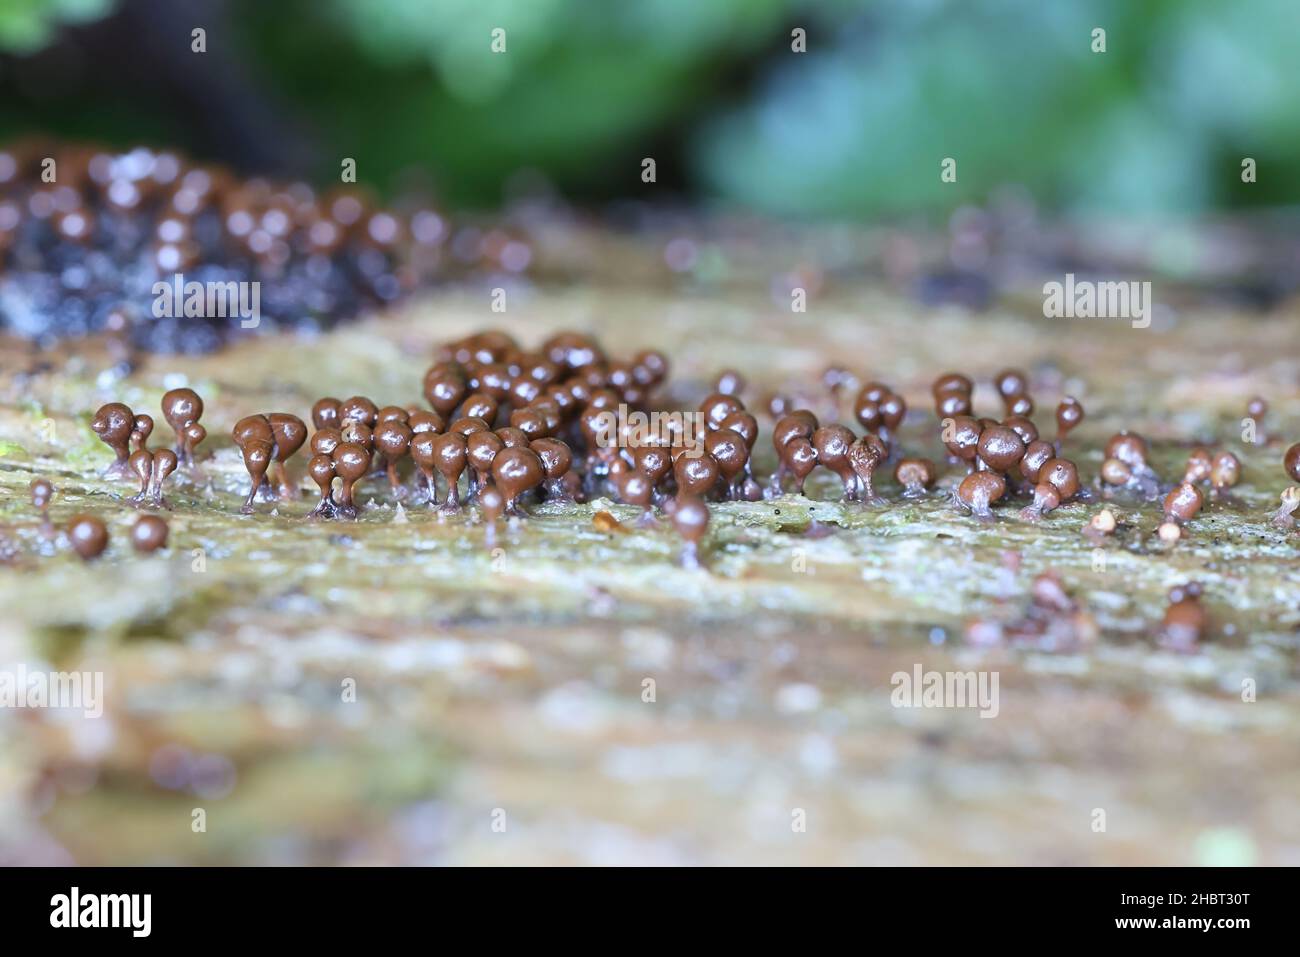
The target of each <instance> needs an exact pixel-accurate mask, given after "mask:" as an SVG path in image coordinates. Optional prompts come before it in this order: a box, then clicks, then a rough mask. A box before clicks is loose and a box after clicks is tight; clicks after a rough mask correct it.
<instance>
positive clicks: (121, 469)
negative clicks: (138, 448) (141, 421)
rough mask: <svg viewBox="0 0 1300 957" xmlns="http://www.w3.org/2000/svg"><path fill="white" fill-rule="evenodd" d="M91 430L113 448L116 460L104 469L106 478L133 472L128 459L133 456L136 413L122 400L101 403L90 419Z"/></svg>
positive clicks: (122, 476) (127, 474) (118, 476)
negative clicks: (132, 435) (131, 442)
mask: <svg viewBox="0 0 1300 957" xmlns="http://www.w3.org/2000/svg"><path fill="white" fill-rule="evenodd" d="M90 428H91V430H92V431H93V432H94V433H95V434H96V435H97V436H99V440H100V441H101V442H103V443H104V444H105V445H107V446H108V447H109V448H110V449H112V450H113V455H114V456H115V458H114V461H113V462H112V463H111V464H110V465H109V466H108V467H107V468H105V469H104V472H103V475H104V477H105V478H126V477H127V476H129V475H131V474H132V470H131V466H130V464H129V462H128V460H129V459H130V457H131V449H130V441H131V434H132V432H134V431H135V413H134V412H132V411H131V408H130V406H127V405H123V404H122V403H121V402H109V403H108V404H107V405H101V406H100V407H99V409H98V411H96V412H95V417H94V418H93V419H91V421H90Z"/></svg>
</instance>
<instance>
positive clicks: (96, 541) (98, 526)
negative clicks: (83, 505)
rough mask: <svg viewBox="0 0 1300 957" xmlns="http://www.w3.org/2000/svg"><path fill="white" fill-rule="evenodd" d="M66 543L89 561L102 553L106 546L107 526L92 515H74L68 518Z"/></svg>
mask: <svg viewBox="0 0 1300 957" xmlns="http://www.w3.org/2000/svg"><path fill="white" fill-rule="evenodd" d="M67 533H68V544H70V545H71V546H72V550H73V551H74V552H76V553H77V554H78V555H80V556H81V557H82V558H84V559H86V560H87V561H89V560H90V559H92V558H98V557H99V556H100V555H102V554H104V549H106V548H107V547H108V528H107V527H105V525H104V523H103V522H102V521H100V520H99V519H98V518H95V516H93V515H74V516H72V518H70V519H69V520H68V529H67Z"/></svg>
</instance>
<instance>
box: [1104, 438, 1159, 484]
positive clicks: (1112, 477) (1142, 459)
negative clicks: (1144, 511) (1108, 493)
mask: <svg viewBox="0 0 1300 957" xmlns="http://www.w3.org/2000/svg"><path fill="white" fill-rule="evenodd" d="M1101 481H1102V483H1103V484H1105V485H1108V486H1111V487H1112V488H1119V489H1126V490H1129V491H1135V492H1138V493H1139V494H1141V495H1142V496H1143V497H1144V498H1147V499H1155V498H1156V497H1158V496H1159V494H1160V481H1159V479H1158V477H1157V476H1156V473H1155V471H1154V470H1153V469H1152V468H1151V466H1150V465H1148V464H1147V443H1146V439H1144V438H1142V436H1140V435H1138V434H1137V433H1136V432H1130V431H1128V430H1124V431H1122V432H1118V433H1116V434H1115V435H1113V436H1111V438H1110V440H1109V441H1108V442H1107V443H1106V451H1105V455H1104V457H1103V460H1102V464H1101Z"/></svg>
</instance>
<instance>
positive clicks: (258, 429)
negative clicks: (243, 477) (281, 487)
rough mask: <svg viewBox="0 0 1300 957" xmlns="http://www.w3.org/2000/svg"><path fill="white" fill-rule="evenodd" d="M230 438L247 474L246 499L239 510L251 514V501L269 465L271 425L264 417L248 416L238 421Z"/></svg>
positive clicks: (264, 478)
mask: <svg viewBox="0 0 1300 957" xmlns="http://www.w3.org/2000/svg"><path fill="white" fill-rule="evenodd" d="M231 438H232V439H234V442H235V446H236V447H237V448H238V449H239V451H240V452H241V453H242V454H243V456H244V468H245V469H246V470H247V472H248V478H249V482H250V486H249V489H248V497H247V498H246V499H244V504H243V505H242V506H241V507H240V509H239V510H240V511H241V512H243V513H244V514H246V515H247V514H251V513H252V511H253V500H254V498H255V497H256V496H257V493H258V491H259V490H260V489H261V488H262V483H263V482H265V481H266V470H267V469H268V468H269V467H270V465H271V453H272V450H273V448H274V446H275V439H274V437H273V436H272V434H271V423H270V422H269V421H268V420H267V418H266V416H264V415H249V416H245V417H244V418H242V419H240V420H239V421H238V422H236V423H235V427H234V429H233V430H232V431H231Z"/></svg>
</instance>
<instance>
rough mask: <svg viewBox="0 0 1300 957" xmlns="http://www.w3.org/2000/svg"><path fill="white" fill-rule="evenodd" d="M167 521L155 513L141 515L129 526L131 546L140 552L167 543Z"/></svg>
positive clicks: (145, 552) (155, 549)
mask: <svg viewBox="0 0 1300 957" xmlns="http://www.w3.org/2000/svg"><path fill="white" fill-rule="evenodd" d="M167 531H168V529H167V522H166V521H164V520H163V519H161V518H159V517H158V516H157V515H141V516H140V517H139V518H137V519H136V520H135V523H134V524H133V525H132V526H131V546H132V547H133V548H134V549H135V550H136V551H137V552H140V553H142V554H149V553H150V552H156V551H158V549H160V548H163V547H165V546H166V545H167Z"/></svg>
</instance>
